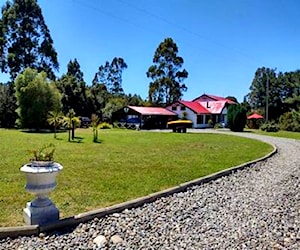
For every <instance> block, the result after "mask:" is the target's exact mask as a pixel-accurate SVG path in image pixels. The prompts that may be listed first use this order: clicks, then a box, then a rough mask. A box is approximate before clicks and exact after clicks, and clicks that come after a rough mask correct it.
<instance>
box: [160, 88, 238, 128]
mask: <svg viewBox="0 0 300 250" xmlns="http://www.w3.org/2000/svg"><path fill="white" fill-rule="evenodd" d="M231 104H235V102H233V101H232V100H229V99H226V98H223V97H220V96H215V95H207V94H203V95H201V96H199V97H197V98H195V99H194V100H192V101H182V100H181V101H177V102H174V103H172V104H171V105H169V106H168V107H166V108H167V109H169V110H172V111H173V112H175V113H176V114H177V115H178V117H179V118H186V119H189V120H192V121H193V127H194V128H206V127H211V126H213V125H214V124H216V123H221V124H222V125H223V126H225V125H226V123H227V108H228V106H229V105H231Z"/></svg>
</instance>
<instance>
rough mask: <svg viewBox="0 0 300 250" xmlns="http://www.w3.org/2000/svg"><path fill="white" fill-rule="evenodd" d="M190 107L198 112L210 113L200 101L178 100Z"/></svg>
mask: <svg viewBox="0 0 300 250" xmlns="http://www.w3.org/2000/svg"><path fill="white" fill-rule="evenodd" d="M178 102H179V103H181V104H183V105H184V106H186V107H188V108H189V109H191V110H193V111H194V112H195V113H197V114H209V113H210V112H209V111H208V110H207V109H206V108H204V107H203V106H202V105H201V104H200V103H199V102H189V101H178Z"/></svg>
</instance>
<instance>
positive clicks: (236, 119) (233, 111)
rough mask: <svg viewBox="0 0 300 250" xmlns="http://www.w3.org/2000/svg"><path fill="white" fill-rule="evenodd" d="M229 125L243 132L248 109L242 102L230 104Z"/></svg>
mask: <svg viewBox="0 0 300 250" xmlns="http://www.w3.org/2000/svg"><path fill="white" fill-rule="evenodd" d="M227 117H228V127H229V128H230V130H231V131H236V132H241V131H243V130H244V127H245V125H246V121H247V116H246V110H245V109H244V108H243V107H242V106H241V105H240V104H234V105H230V106H229V108H228V114H227Z"/></svg>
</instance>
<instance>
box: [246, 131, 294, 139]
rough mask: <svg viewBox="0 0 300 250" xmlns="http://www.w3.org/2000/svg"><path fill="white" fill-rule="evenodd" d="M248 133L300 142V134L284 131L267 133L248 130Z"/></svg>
mask: <svg viewBox="0 0 300 250" xmlns="http://www.w3.org/2000/svg"><path fill="white" fill-rule="evenodd" d="M246 131H250V132H253V133H256V134H260V135H269V136H275V137H284V138H290V139H296V140H300V132H290V131H284V130H280V131H278V132H265V131H262V130H260V129H246Z"/></svg>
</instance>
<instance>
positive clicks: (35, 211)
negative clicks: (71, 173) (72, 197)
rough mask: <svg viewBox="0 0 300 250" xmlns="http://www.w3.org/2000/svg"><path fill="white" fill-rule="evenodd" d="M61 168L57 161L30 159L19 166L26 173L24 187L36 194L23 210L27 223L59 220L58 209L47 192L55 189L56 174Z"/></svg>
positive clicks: (38, 223)
mask: <svg viewBox="0 0 300 250" xmlns="http://www.w3.org/2000/svg"><path fill="white" fill-rule="evenodd" d="M62 169H63V167H62V165H60V164H59V163H57V162H49V161H32V162H31V163H28V164H25V165H24V166H22V167H21V169H20V170H21V172H23V173H25V175H26V181H27V182H26V186H25V189H26V190H27V191H28V192H30V193H32V194H34V195H35V196H36V198H35V199H34V200H32V201H31V202H27V206H26V208H24V210H23V216H24V221H25V223H26V224H27V225H44V224H48V223H51V222H54V221H57V220H59V210H58V209H57V207H56V206H55V204H54V203H53V202H52V201H51V200H50V199H49V198H48V194H49V193H50V192H51V191H53V190H54V189H55V187H56V176H57V174H58V172H59V171H61V170H62Z"/></svg>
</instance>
